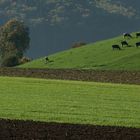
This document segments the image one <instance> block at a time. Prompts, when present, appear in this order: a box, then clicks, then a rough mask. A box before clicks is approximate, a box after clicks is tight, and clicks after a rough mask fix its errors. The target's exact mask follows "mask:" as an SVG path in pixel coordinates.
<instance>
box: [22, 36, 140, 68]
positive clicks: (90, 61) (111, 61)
mask: <svg viewBox="0 0 140 140" xmlns="http://www.w3.org/2000/svg"><path fill="white" fill-rule="evenodd" d="M133 36H134V34H133ZM121 40H123V37H122V36H120V37H117V38H113V39H110V40H105V41H101V42H97V43H94V44H89V45H86V46H85V47H81V48H76V49H70V50H67V51H63V52H60V53H56V54H54V55H50V56H49V58H50V60H52V61H54V62H50V63H48V64H46V63H45V59H44V58H40V59H38V60H34V61H32V62H30V63H26V64H24V65H21V66H20V67H25V68H78V69H79V68H80V69H81V68H83V69H112V70H118V69H121V70H140V63H139V62H140V48H136V47H135V46H134V45H135V43H136V42H138V41H140V38H139V39H136V38H135V37H134V38H133V39H128V40H127V41H128V42H129V44H130V45H132V46H133V47H129V48H128V47H126V48H124V49H123V50H121V51H117V50H116V51H113V50H112V48H111V46H112V44H120V41H121Z"/></svg>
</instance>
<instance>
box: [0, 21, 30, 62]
mask: <svg viewBox="0 0 140 140" xmlns="http://www.w3.org/2000/svg"><path fill="white" fill-rule="evenodd" d="M29 44H30V37H29V28H28V27H27V26H26V25H25V24H24V23H23V22H21V21H18V20H16V19H12V20H9V21H8V22H7V23H6V24H4V25H3V26H2V27H1V28H0V56H1V60H3V59H5V58H6V57H7V56H16V57H17V58H19V59H20V58H22V57H23V54H24V52H25V51H26V50H27V49H28V48H29Z"/></svg>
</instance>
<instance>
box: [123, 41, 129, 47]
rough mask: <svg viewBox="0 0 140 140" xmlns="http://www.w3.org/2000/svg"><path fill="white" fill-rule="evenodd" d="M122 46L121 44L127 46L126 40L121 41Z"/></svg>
mask: <svg viewBox="0 0 140 140" xmlns="http://www.w3.org/2000/svg"><path fill="white" fill-rule="evenodd" d="M121 44H122V47H123V46H129V44H128V43H127V41H121Z"/></svg>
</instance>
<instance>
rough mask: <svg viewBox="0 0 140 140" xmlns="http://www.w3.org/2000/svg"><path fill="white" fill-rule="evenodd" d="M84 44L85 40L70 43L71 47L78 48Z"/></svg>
mask: <svg viewBox="0 0 140 140" xmlns="http://www.w3.org/2000/svg"><path fill="white" fill-rule="evenodd" d="M84 45H86V43H85V42H77V43H74V44H73V45H72V48H78V47H82V46H84Z"/></svg>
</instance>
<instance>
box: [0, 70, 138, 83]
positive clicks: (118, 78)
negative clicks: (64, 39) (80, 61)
mask: <svg viewBox="0 0 140 140" xmlns="http://www.w3.org/2000/svg"><path fill="white" fill-rule="evenodd" d="M0 75H1V76H22V77H35V78H49V79H63V80H81V81H94V82H110V83H128V84H140V71H96V70H74V69H19V68H1V69H0Z"/></svg>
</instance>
